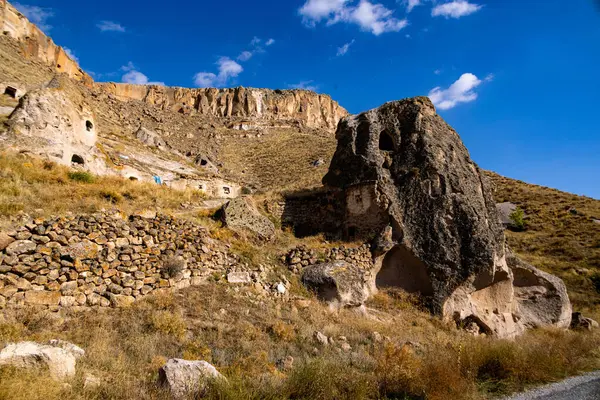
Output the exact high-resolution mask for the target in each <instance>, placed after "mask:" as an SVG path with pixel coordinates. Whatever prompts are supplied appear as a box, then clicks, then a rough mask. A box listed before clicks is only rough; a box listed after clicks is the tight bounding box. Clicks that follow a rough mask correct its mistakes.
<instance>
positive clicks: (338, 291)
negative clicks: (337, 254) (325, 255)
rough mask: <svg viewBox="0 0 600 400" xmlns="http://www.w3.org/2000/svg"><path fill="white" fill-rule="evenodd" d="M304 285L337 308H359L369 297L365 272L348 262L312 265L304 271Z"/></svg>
mask: <svg viewBox="0 0 600 400" xmlns="http://www.w3.org/2000/svg"><path fill="white" fill-rule="evenodd" d="M302 283H303V284H304V285H305V286H306V287H308V288H309V289H312V290H314V291H315V292H316V294H317V296H318V297H319V298H320V299H321V300H324V301H326V302H328V303H330V304H333V305H336V306H341V307H346V306H347V307H358V306H361V305H362V304H364V302H365V301H366V300H367V298H368V297H369V286H368V282H367V280H366V279H365V273H364V271H363V270H361V269H360V268H358V267H357V266H356V265H354V264H350V263H348V262H346V261H334V262H330V263H325V264H317V265H311V266H310V267H307V268H306V269H305V270H304V273H303V275H302Z"/></svg>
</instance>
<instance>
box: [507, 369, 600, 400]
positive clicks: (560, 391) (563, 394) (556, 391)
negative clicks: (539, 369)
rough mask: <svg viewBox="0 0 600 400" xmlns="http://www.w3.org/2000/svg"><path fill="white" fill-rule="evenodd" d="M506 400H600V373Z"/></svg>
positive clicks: (565, 381)
mask: <svg viewBox="0 0 600 400" xmlns="http://www.w3.org/2000/svg"><path fill="white" fill-rule="evenodd" d="M504 400H600V371H597V372H592V373H589V374H586V375H582V376H577V377H575V378H570V379H567V380H564V381H562V382H557V383H553V384H551V385H547V386H543V387H541V388H539V389H535V390H532V391H529V392H526V393H522V394H519V395H516V396H513V397H508V398H506V399H504Z"/></svg>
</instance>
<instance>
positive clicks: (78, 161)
mask: <svg viewBox="0 0 600 400" xmlns="http://www.w3.org/2000/svg"><path fill="white" fill-rule="evenodd" d="M71 162H72V163H73V164H79V165H85V160H84V159H83V157H81V156H80V155H77V154H73V156H72V157H71Z"/></svg>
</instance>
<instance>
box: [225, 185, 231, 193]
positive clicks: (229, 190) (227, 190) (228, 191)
mask: <svg viewBox="0 0 600 400" xmlns="http://www.w3.org/2000/svg"><path fill="white" fill-rule="evenodd" d="M223 193H225V194H231V189H229V188H228V187H227V186H223Z"/></svg>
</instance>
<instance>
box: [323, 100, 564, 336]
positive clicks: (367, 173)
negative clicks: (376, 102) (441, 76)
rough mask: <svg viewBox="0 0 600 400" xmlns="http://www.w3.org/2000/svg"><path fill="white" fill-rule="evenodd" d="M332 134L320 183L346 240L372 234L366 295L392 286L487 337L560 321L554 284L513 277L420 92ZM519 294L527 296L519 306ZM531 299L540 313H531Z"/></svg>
mask: <svg viewBox="0 0 600 400" xmlns="http://www.w3.org/2000/svg"><path fill="white" fill-rule="evenodd" d="M336 136H337V139H338V148H337V151H336V153H335V155H334V157H333V160H332V163H331V167H330V170H329V172H328V173H327V175H326V176H325V177H324V179H323V182H324V183H325V184H326V185H328V186H330V187H337V188H339V189H341V190H343V192H344V195H345V196H344V197H345V203H346V204H345V208H346V216H345V221H344V226H345V228H344V229H345V234H346V236H348V237H352V238H362V239H369V240H373V243H374V251H373V255H374V258H375V265H376V267H375V270H374V271H372V274H371V275H372V276H371V279H370V282H371V290H372V291H375V290H377V288H378V287H386V286H396V287H400V288H403V289H405V290H407V291H409V292H418V293H421V294H422V295H424V296H426V297H427V298H428V299H429V300H430V303H431V307H432V309H433V310H434V312H436V313H438V314H441V315H443V316H444V317H445V318H446V319H454V320H456V321H457V322H459V323H464V324H472V323H475V324H477V326H478V327H479V329H480V331H481V332H485V333H488V334H495V335H497V336H504V337H510V336H515V335H517V334H519V333H521V332H522V331H523V330H524V329H525V328H526V327H532V326H541V325H556V326H559V327H568V324H569V317H568V316H569V315H570V310H571V306H570V303H569V300H568V296H567V295H566V290H565V288H564V284H563V283H562V281H560V280H559V279H558V278H554V277H551V278H548V276H549V275H548V274H543V273H541V272H540V271H537V270H536V269H535V268H533V267H530V266H527V267H526V268H527V271H528V272H527V276H528V277H529V278H530V279H519V282H515V275H516V272H515V271H517V269H518V271H519V273H518V275H519V276H521V275H523V273H524V272H523V271H524V269H523V267H522V265H523V263H522V262H521V261H519V262H518V263H517V262H516V261H514V257H513V256H512V255H511V260H513V262H511V263H507V251H506V249H505V243H504V233H503V229H502V227H501V225H500V223H499V219H498V214H497V211H496V207H495V203H494V200H493V198H492V194H491V190H490V188H489V185H488V182H487V179H486V178H485V176H484V175H483V174H482V173H481V171H480V169H479V167H478V166H477V165H476V164H475V163H474V162H473V161H472V160H471V158H470V156H469V153H468V151H467V149H466V147H465V146H464V144H463V143H462V141H461V139H460V137H459V136H458V134H457V133H456V132H455V131H454V130H453V129H452V128H451V127H450V126H449V125H448V124H447V123H446V122H445V121H444V120H443V119H442V118H441V117H440V116H439V115H437V114H436V110H435V107H434V106H433V104H432V103H431V101H430V100H429V99H428V98H425V97H418V98H414V99H407V100H403V101H396V102H390V103H386V104H384V105H383V106H381V107H379V108H377V109H373V110H370V111H367V112H364V113H362V114H359V115H353V116H350V117H347V118H345V119H343V120H342V121H341V122H340V124H339V126H338V130H337V133H336ZM390 227H391V234H390ZM381 243H384V244H385V245H382V244H381ZM517 265H518V266H517ZM524 287H529V289H530V290H527V289H524ZM532 287H533V289H532ZM537 289H539V290H537ZM523 293H529V294H531V296H534V297H535V298H536V299H535V301H532V300H533V299H531V298H528V299H527V301H526V302H525V300H524V299H523ZM534 304H539V308H540V309H537V310H535V311H534V310H532V308H535V306H534ZM542 308H543V309H542ZM541 315H545V317H543V318H542V317H540V316H541Z"/></svg>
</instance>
